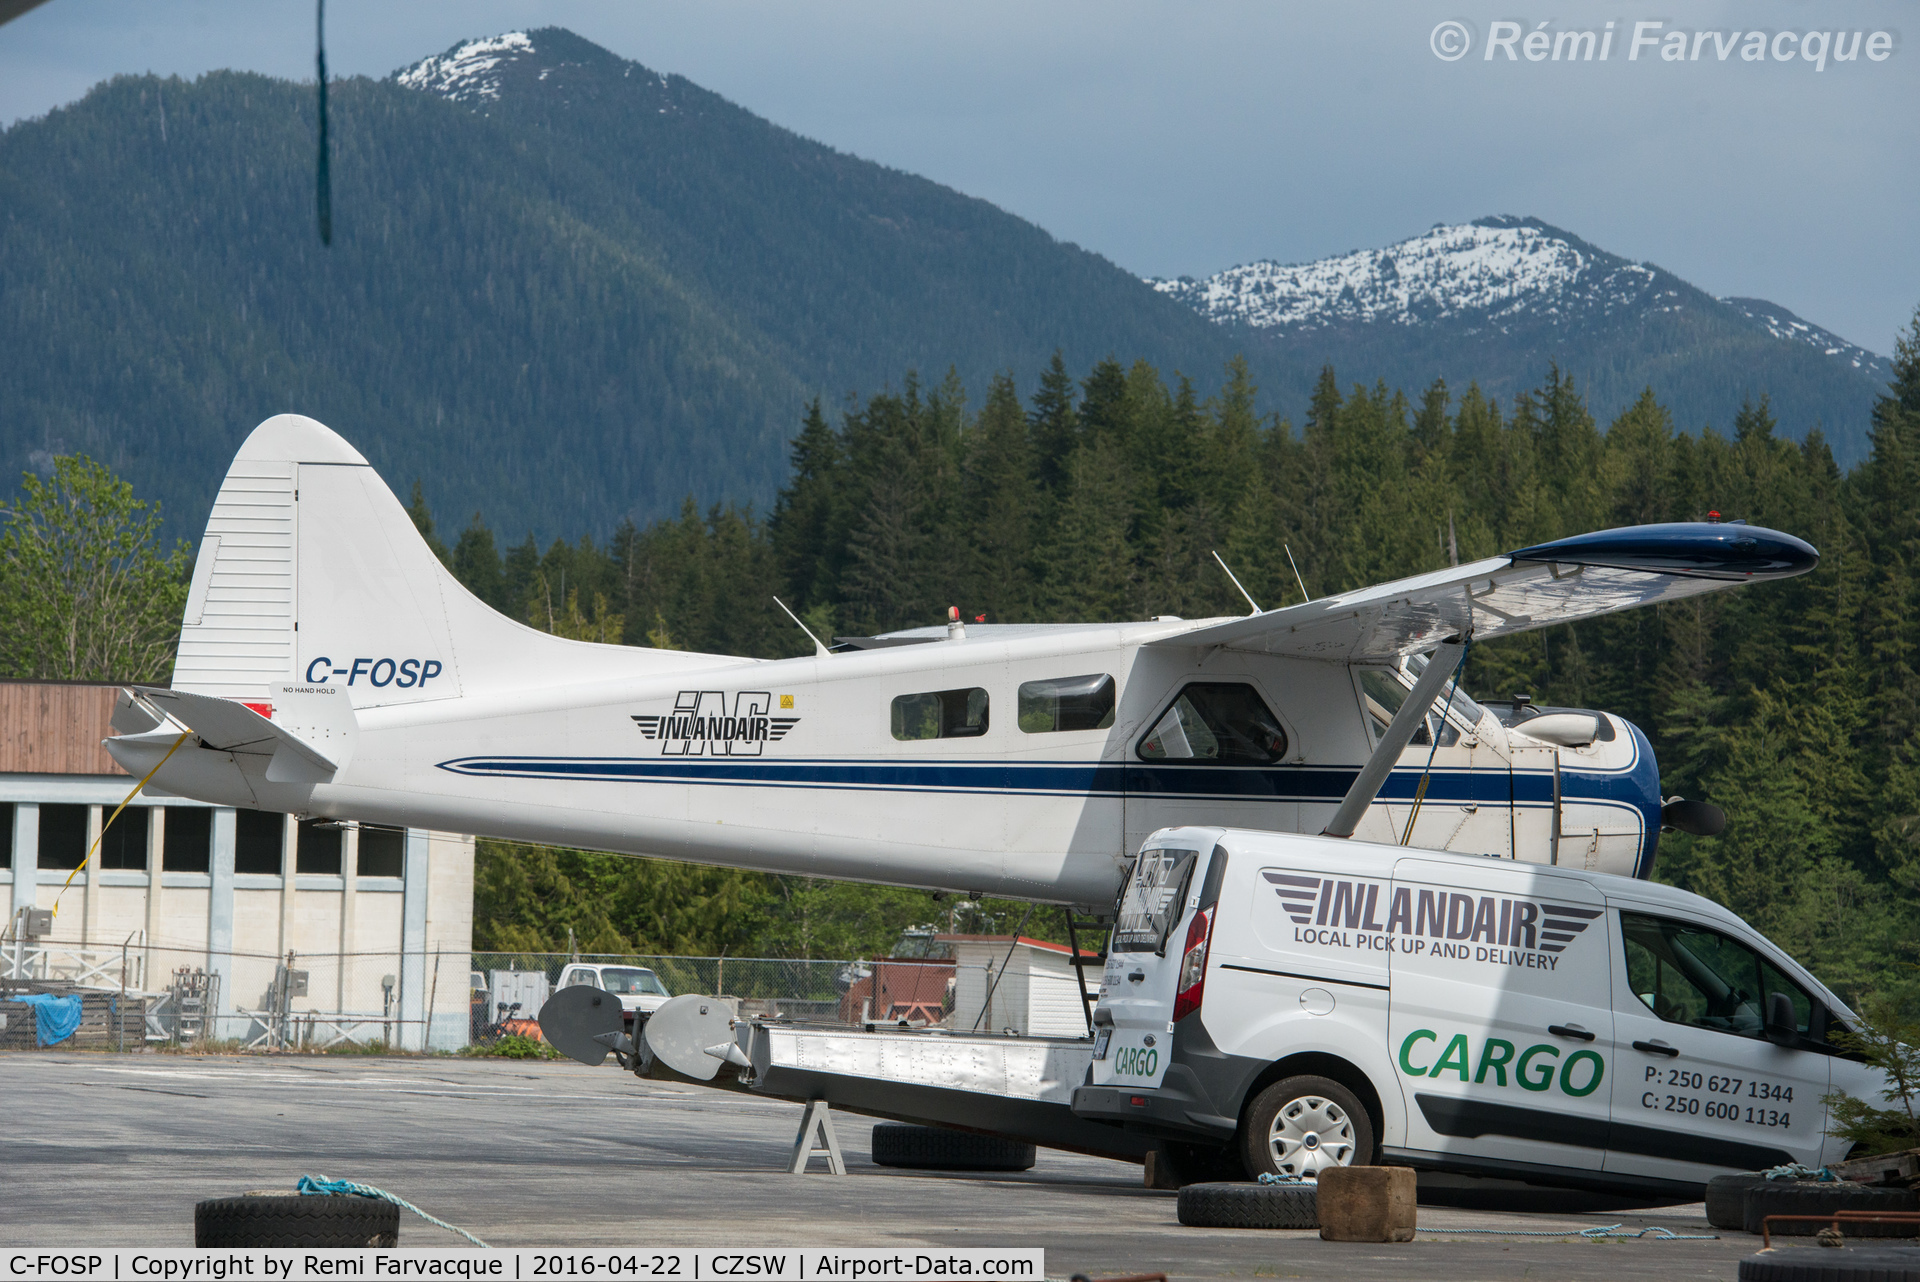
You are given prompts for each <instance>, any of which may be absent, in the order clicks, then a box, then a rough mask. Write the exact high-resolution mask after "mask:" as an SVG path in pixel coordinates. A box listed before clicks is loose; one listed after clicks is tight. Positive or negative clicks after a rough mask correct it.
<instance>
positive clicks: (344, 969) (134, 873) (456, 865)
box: [0, 681, 473, 1049]
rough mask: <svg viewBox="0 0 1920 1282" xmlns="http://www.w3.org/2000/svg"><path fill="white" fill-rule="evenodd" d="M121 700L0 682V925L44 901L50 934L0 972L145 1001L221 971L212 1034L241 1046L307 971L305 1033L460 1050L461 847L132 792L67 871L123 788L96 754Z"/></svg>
mask: <svg viewBox="0 0 1920 1282" xmlns="http://www.w3.org/2000/svg"><path fill="white" fill-rule="evenodd" d="M118 689H119V688H118V687H117V686H112V685H96V684H78V683H73V684H67V683H49V682H21V681H6V682H0V897H4V898H5V899H6V900H7V901H8V903H9V906H10V909H11V911H10V913H9V918H10V920H11V919H16V918H17V916H18V914H19V911H20V910H21V909H23V908H29V907H39V908H50V907H52V906H53V905H54V903H55V900H56V897H58V898H59V912H58V914H57V915H56V917H55V919H54V923H53V931H52V934H51V935H50V936H48V937H47V938H43V939H33V940H21V939H18V938H17V935H18V933H19V932H18V930H17V926H16V927H15V929H14V930H13V931H12V933H10V934H9V935H8V936H7V939H6V942H5V943H4V944H0V976H6V977H10V978H12V977H19V978H39V979H49V980H56V981H58V980H65V981H68V982H73V983H77V984H78V985H80V986H81V987H95V988H113V989H118V988H119V987H120V985H121V983H122V976H123V973H124V977H125V985H126V987H127V989H128V990H129V991H133V990H139V991H143V992H147V993H154V994H158V993H162V992H165V991H166V990H167V989H168V988H169V987H170V986H171V985H173V983H174V982H175V981H174V976H175V972H176V971H178V970H183V969H184V970H185V971H187V972H189V973H191V972H192V971H194V970H203V971H205V972H208V973H209V974H212V975H217V976H218V977H219V984H218V988H217V990H216V993H217V996H216V1000H217V1003H218V1010H217V1013H216V1022H215V1024H214V1028H213V1030H212V1031H213V1033H214V1035H215V1036H218V1037H222V1038H240V1039H241V1040H242V1041H243V1042H245V1041H253V1040H255V1039H257V1038H259V1037H261V1036H263V1035H264V1034H265V1033H266V1031H267V1023H268V1018H269V1016H268V1015H267V1014H266V1012H268V1011H269V1010H270V1008H271V1007H272V1006H273V1004H274V1000H273V998H274V995H273V994H272V993H271V992H270V991H269V990H270V989H271V988H272V987H273V985H274V983H275V977H276V974H277V972H278V971H279V969H280V967H282V966H288V968H289V969H294V970H304V971H305V972H306V975H307V982H306V993H305V995H304V996H299V995H293V996H289V997H287V998H286V1000H285V1002H284V1005H285V1007H286V1008H287V1010H288V1012H289V1015H290V1016H291V1022H292V1023H295V1024H302V1025H304V1028H305V1036H306V1037H308V1038H310V1039H313V1040H316V1041H320V1042H324V1041H327V1040H334V1039H337V1038H340V1037H349V1038H351V1039H352V1040H355V1041H362V1042H364V1041H369V1040H373V1039H374V1038H377V1037H383V1036H384V1037H390V1038H391V1041H392V1043H393V1044H395V1045H398V1046H403V1047H408V1048H412V1049H419V1048H421V1047H422V1045H423V1041H424V1044H425V1045H428V1046H433V1047H447V1048H451V1047H457V1046H463V1045H465V1044H466V1042H467V1034H468V996H469V988H468V966H469V964H470V963H469V953H470V949H471V946H472V940H473V838H472V837H468V836H461V835H457V834H453V833H441V832H427V831H424V830H418V829H408V830H406V831H404V832H403V831H400V830H398V829H376V828H356V827H352V826H348V827H344V828H342V827H328V826H323V825H321V824H317V823H314V822H312V821H305V822H303V821H299V820H296V819H295V818H294V817H293V816H291V815H282V814H276V813H272V812H267V811H259V810H237V809H233V808H230V807H225V806H208V805H205V804H203V803H201V802H197V801H189V800H186V799H184V798H179V797H158V796H148V795H146V794H144V793H143V794H142V795H141V796H140V797H138V798H136V799H135V802H134V804H132V805H130V806H128V807H127V809H126V810H125V812H123V813H122V814H121V815H120V817H119V819H118V820H117V821H115V822H114V824H113V826H112V827H111V828H110V829H108V830H107V832H106V834H105V839H104V840H103V841H101V847H100V853H99V856H98V858H97V860H95V862H94V865H93V866H92V867H89V868H88V869H86V870H85V871H81V872H76V871H75V870H76V869H79V868H80V865H81V863H82V861H83V860H84V859H85V857H86V853H87V851H88V849H89V848H90V847H91V846H92V845H93V843H94V841H95V840H96V839H98V838H100V837H101V831H102V825H103V823H104V822H105V820H106V819H107V817H108V816H110V815H111V814H112V813H113V811H114V808H115V807H116V806H118V805H119V804H120V803H121V802H122V801H124V800H125V799H126V796H127V793H128V791H129V790H130V789H131V788H132V786H133V780H131V779H130V778H129V777H128V776H127V774H126V773H125V772H124V771H122V770H121V769H120V767H119V766H118V765H117V764H116V763H115V762H114V760H113V759H112V758H111V757H109V756H108V755H107V753H106V751H105V750H104V749H103V748H101V746H100V741H101V740H102V739H103V738H106V737H107V736H108V735H110V734H111V733H113V732H112V730H111V729H110V728H109V727H108V719H109V718H110V717H111V716H112V713H113V703H114V699H115V697H116V695H117V693H118ZM69 878H71V884H70V885H69V884H68V880H69ZM63 885H65V886H66V890H65V892H64V894H62V886H63ZM289 953H292V954H293V958H292V960H291V963H289V960H288V956H287V955H288V954H289ZM389 976H390V977H391V988H390V989H389V987H388V986H387V985H386V984H385V983H384V982H383V981H386V980H387V979H388V977H389ZM287 987H288V991H289V993H292V992H295V991H297V986H296V985H288V986H287ZM287 1022H288V1021H282V1024H283V1029H284V1026H285V1024H286V1023H287Z"/></svg>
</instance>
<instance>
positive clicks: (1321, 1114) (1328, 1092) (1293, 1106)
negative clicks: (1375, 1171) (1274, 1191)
mask: <svg viewBox="0 0 1920 1282" xmlns="http://www.w3.org/2000/svg"><path fill="white" fill-rule="evenodd" d="M1373 1144H1374V1137H1373V1119H1372V1118H1370V1117H1368V1116H1367V1110H1366V1107H1365V1106H1364V1105H1362V1104H1361V1103H1360V1101H1359V1100H1358V1099H1356V1098H1355V1097H1354V1094H1353V1092H1352V1091H1350V1090H1348V1089H1347V1088H1346V1087H1344V1086H1342V1085H1341V1084H1340V1083H1338V1082H1336V1081H1334V1080H1333V1079H1332V1078H1330V1077H1313V1076H1306V1075H1303V1076H1300V1077H1288V1078H1283V1079H1282V1080H1280V1081H1277V1082H1275V1083H1274V1084H1273V1085H1271V1086H1269V1087H1267V1088H1266V1089H1265V1090H1263V1091H1261V1092H1260V1093H1259V1094H1258V1095H1256V1096H1254V1098H1253V1103H1252V1104H1250V1105H1248V1107H1247V1113H1246V1120H1245V1121H1244V1122H1242V1124H1241V1127H1240V1155H1241V1158H1242V1160H1243V1161H1245V1163H1246V1167H1247V1170H1248V1171H1250V1172H1251V1173H1253V1174H1254V1175H1256V1176H1258V1175H1260V1174H1261V1173H1263V1172H1264V1173H1266V1174H1269V1175H1314V1174H1316V1173H1318V1172H1319V1171H1322V1170H1325V1169H1326V1168H1327V1167H1329V1166H1355V1165H1359V1166H1369V1165H1371V1164H1372V1163H1373V1156H1374V1154H1373Z"/></svg>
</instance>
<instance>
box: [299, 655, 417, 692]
mask: <svg viewBox="0 0 1920 1282" xmlns="http://www.w3.org/2000/svg"><path fill="white" fill-rule="evenodd" d="M440 673H441V666H440V660H438V659H388V658H379V659H355V660H353V661H352V662H351V663H349V662H347V661H346V660H342V661H341V662H340V664H339V666H335V664H334V661H333V660H332V659H330V658H328V657H327V656H326V655H324V654H323V655H321V656H320V657H319V658H317V659H315V660H314V661H313V662H312V663H309V664H308V665H307V683H308V684H309V685H328V684H331V683H332V681H333V679H334V678H335V677H341V678H343V680H342V681H341V683H340V684H342V685H349V686H350V685H356V684H359V683H361V682H365V683H366V684H367V685H370V686H373V687H375V688H376V689H381V690H384V689H386V688H387V687H388V686H398V687H399V688H400V689H402V690H412V689H414V688H416V687H418V686H424V685H425V684H427V682H429V681H431V680H433V679H434V678H435V677H437V676H439V675H440Z"/></svg>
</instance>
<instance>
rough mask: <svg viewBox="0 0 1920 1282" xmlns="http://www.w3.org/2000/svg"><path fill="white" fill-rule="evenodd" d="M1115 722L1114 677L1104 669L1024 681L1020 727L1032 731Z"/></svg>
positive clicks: (1103, 726) (1089, 727)
mask: <svg viewBox="0 0 1920 1282" xmlns="http://www.w3.org/2000/svg"><path fill="white" fill-rule="evenodd" d="M1112 726H1113V678H1112V677H1110V676H1108V675H1107V674H1106V673H1104V672H1095V673H1092V674H1091V675H1088V676H1084V677H1055V678H1053V679H1052V680H1050V681H1024V682H1022V683H1021V685H1020V728H1021V729H1022V730H1024V731H1026V732H1027V733H1028V734H1048V733H1051V732H1053V731H1056V730H1107V729H1110V728H1111V727H1112Z"/></svg>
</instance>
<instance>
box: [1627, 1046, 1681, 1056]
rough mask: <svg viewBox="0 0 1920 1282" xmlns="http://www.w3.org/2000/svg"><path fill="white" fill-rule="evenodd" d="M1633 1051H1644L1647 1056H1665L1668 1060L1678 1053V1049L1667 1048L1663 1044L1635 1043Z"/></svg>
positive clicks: (1673, 1047) (1674, 1047)
mask: <svg viewBox="0 0 1920 1282" xmlns="http://www.w3.org/2000/svg"><path fill="white" fill-rule="evenodd" d="M1633 1049H1635V1050H1637V1051H1645V1052H1646V1053H1647V1054H1649V1055H1665V1056H1666V1057H1667V1058H1668V1059H1672V1058H1674V1057H1675V1056H1677V1055H1679V1053H1680V1050H1679V1048H1678V1047H1676V1046H1669V1045H1667V1044H1666V1043H1665V1042H1635V1043H1634V1044H1633Z"/></svg>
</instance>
